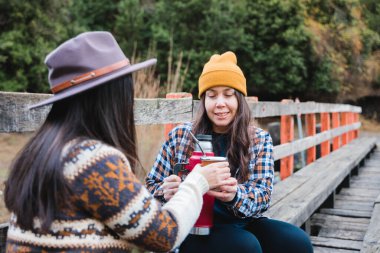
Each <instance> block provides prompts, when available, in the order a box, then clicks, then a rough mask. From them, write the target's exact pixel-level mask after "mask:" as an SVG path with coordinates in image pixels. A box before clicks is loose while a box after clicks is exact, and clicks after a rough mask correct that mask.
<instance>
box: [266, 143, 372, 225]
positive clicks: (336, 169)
mask: <svg viewBox="0 0 380 253" xmlns="http://www.w3.org/2000/svg"><path fill="white" fill-rule="evenodd" d="M375 142H376V139H375V138H359V139H356V140H354V141H352V142H351V143H349V144H347V145H345V146H343V147H342V148H340V149H338V150H336V151H334V152H332V153H331V154H329V155H328V156H326V157H323V158H320V159H318V160H317V161H315V162H314V163H312V164H310V165H308V166H306V167H304V168H303V169H301V170H300V171H298V172H296V173H295V174H293V175H292V176H291V177H289V178H287V179H285V180H284V181H281V182H279V183H278V184H276V186H275V190H274V193H273V197H272V204H271V207H270V208H269V210H268V211H267V215H269V216H270V217H273V218H275V219H279V220H283V221H286V222H290V223H292V224H295V225H297V226H301V225H302V224H303V223H304V222H305V221H306V220H307V219H308V218H309V217H310V216H311V215H312V214H313V213H314V212H315V211H316V210H317V209H318V208H319V207H320V206H321V204H322V203H323V202H324V201H325V200H326V199H327V198H328V197H329V195H330V194H331V193H332V192H333V191H334V190H335V189H336V188H337V186H338V185H339V184H340V183H341V182H342V180H343V179H344V178H345V177H346V176H347V175H348V174H349V173H350V171H351V170H352V169H353V168H355V167H356V166H357V165H358V164H359V163H360V162H361V160H362V159H364V158H365V157H366V155H367V154H368V153H369V152H370V150H372V149H373V148H374V147H375Z"/></svg>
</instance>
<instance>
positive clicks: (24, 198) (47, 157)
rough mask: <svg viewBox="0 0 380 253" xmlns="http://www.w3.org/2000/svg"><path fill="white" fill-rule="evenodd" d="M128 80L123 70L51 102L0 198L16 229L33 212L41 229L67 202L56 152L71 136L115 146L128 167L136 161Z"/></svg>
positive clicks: (29, 220)
mask: <svg viewBox="0 0 380 253" xmlns="http://www.w3.org/2000/svg"><path fill="white" fill-rule="evenodd" d="M133 93H134V90H133V81H132V76H131V75H127V76H123V77H121V78H118V79H115V80H112V81H110V82H108V83H106V84H103V85H100V86H98V87H97V88H94V89H91V90H88V91H86V92H84V93H81V94H78V95H75V96H73V97H70V98H67V99H64V100H61V101H59V102H56V103H54V104H53V106H52V109H51V111H50V112H49V114H48V116H47V118H46V120H45V122H44V123H43V125H42V126H41V128H40V129H39V130H38V131H37V132H36V134H35V135H34V137H32V138H31V140H30V141H29V142H28V143H27V144H26V145H25V147H24V148H23V149H22V150H21V151H20V152H19V154H18V156H17V157H16V159H15V160H14V162H13V164H12V166H11V172H10V175H9V178H8V180H7V182H6V185H5V204H6V206H7V208H8V210H10V211H11V212H13V213H15V214H16V216H17V224H18V225H19V226H20V227H21V228H22V229H32V228H33V219H34V218H39V219H40V221H41V225H42V227H41V228H42V231H47V230H48V228H49V227H50V225H51V223H52V221H53V220H54V218H55V214H56V212H57V211H58V210H60V209H61V208H67V207H69V205H70V203H69V202H68V198H67V196H68V195H69V194H70V193H71V190H70V188H69V185H68V183H67V181H66V180H65V178H64V176H63V164H62V161H61V152H62V149H63V147H64V146H65V144H66V143H67V142H68V141H70V140H73V139H82V138H91V139H96V140H100V141H102V142H105V143H107V144H109V145H112V146H114V147H116V148H118V149H119V150H121V151H122V152H123V153H124V154H125V155H126V156H127V158H128V159H129V161H130V164H131V168H132V171H134V169H135V167H136V163H137V162H139V160H138V157H137V151H136V131H135V125H134V115H133V107H134V106H133V101H134V100H133Z"/></svg>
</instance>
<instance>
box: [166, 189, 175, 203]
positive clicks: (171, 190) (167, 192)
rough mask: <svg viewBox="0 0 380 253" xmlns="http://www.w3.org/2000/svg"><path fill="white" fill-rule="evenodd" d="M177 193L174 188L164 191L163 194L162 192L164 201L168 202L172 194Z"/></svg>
mask: <svg viewBox="0 0 380 253" xmlns="http://www.w3.org/2000/svg"><path fill="white" fill-rule="evenodd" d="M177 191H178V188H174V189H164V190H163V192H164V199H165V200H166V201H168V200H170V199H171V198H172V197H173V196H174V194H175V193H176V192H177Z"/></svg>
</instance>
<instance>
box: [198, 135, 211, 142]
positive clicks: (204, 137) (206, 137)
mask: <svg viewBox="0 0 380 253" xmlns="http://www.w3.org/2000/svg"><path fill="white" fill-rule="evenodd" d="M195 138H197V139H198V141H212V135H210V134H196V135H195Z"/></svg>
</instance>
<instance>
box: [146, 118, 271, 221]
mask: <svg viewBox="0 0 380 253" xmlns="http://www.w3.org/2000/svg"><path fill="white" fill-rule="evenodd" d="M191 129H192V124H191V123H187V124H183V125H179V126H177V127H175V128H174V129H173V130H172V131H171V132H170V133H169V135H168V138H167V140H166V141H165V143H164V144H163V145H162V147H161V150H160V152H159V154H158V155H157V158H156V161H155V163H154V165H153V167H152V170H151V171H150V173H149V174H148V176H147V178H146V185H147V187H148V189H149V191H150V192H151V193H152V194H154V196H155V197H157V198H159V199H160V200H161V201H164V200H163V198H162V195H163V194H162V191H161V189H160V186H161V185H162V183H163V180H164V178H165V177H167V176H169V175H171V174H173V167H174V165H175V164H176V163H184V162H185V161H186V160H187V159H189V158H190V156H191V153H192V152H193V149H194V146H193V144H192V138H191V137H190V134H189V131H191ZM251 142H252V145H251V147H250V153H251V159H250V162H249V172H250V173H249V179H248V180H247V181H246V182H244V183H242V184H239V187H238V190H237V194H236V197H235V199H234V203H233V205H232V206H229V209H230V210H231V211H232V212H233V213H234V214H235V216H237V217H241V218H246V217H260V216H261V214H262V213H263V212H264V211H265V210H267V209H268V207H269V202H270V199H271V193H272V190H273V185H272V183H273V177H274V169H273V168H274V160H273V143H272V138H271V137H270V135H269V133H267V132H265V131H264V130H262V129H260V128H254V134H253V135H252V141H251ZM232 145H233V144H232Z"/></svg>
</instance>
